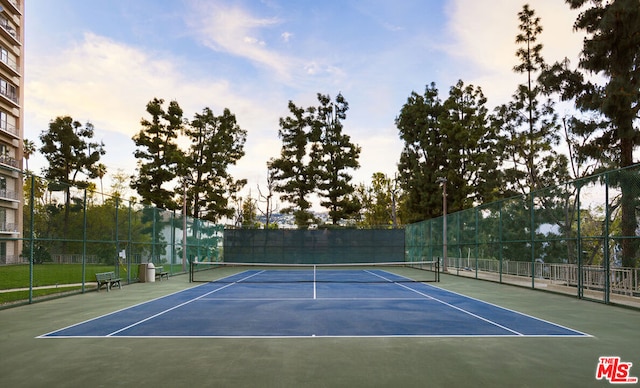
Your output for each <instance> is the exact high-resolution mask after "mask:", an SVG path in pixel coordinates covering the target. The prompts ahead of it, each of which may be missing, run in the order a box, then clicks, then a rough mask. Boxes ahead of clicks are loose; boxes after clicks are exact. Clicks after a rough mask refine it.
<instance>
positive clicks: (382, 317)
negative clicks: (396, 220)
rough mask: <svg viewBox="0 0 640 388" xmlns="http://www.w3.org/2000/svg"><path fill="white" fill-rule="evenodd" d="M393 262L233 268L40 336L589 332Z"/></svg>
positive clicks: (433, 334)
mask: <svg viewBox="0 0 640 388" xmlns="http://www.w3.org/2000/svg"><path fill="white" fill-rule="evenodd" d="M390 267H391V268H389V269H386V270H385V269H381V268H384V266H380V265H378V266H373V267H371V268H369V267H368V266H367V267H364V266H363V268H357V267H355V268H351V269H326V268H323V267H321V268H320V269H318V268H316V266H304V267H302V266H292V267H289V268H287V269H284V268H283V267H281V266H279V267H278V269H274V268H270V267H266V268H264V269H248V270H240V269H238V268H237V267H234V268H236V269H238V270H239V272H238V273H235V274H233V275H229V276H223V277H222V278H220V279H218V280H215V281H211V282H208V283H205V284H203V285H199V286H196V287H192V288H189V289H186V290H183V291H180V292H177V293H174V294H171V295H168V296H165V297H162V298H158V299H155V300H152V301H149V302H145V303H142V304H139V305H136V306H132V307H129V308H126V309H123V310H120V311H116V312H113V313H110V314H107V315H104V316H101V317H98V318H96V319H91V320H88V321H85V322H79V323H78V324H74V325H72V326H70V327H67V328H63V329H60V330H56V331H54V332H51V333H48V334H45V335H43V336H42V338H48V337H156V338H158V337H170V338H189V337H199V338H204V337H214V338H215V337H256V338H260V337H267V338H268V337H284V338H286V337H411V336H425V337H430V336H432V337H442V336H460V337H476V336H586V335H587V334H584V333H581V332H579V331H576V330H572V329H570V328H567V327H563V326H562V325H559V324H555V323H552V322H548V321H545V320H542V319H539V318H536V317H532V316H529V315H526V314H523V313H520V312H517V311H514V310H511V309H505V308H503V307H500V306H497V305H494V304H491V303H487V302H484V301H481V300H478V299H475V298H470V297H468V296H464V295H461V294H458V293H455V292H451V291H447V290H444V289H442V288H439V287H437V286H435V285H433V284H427V283H423V281H425V279H427V278H429V277H432V276H434V275H433V274H431V275H426V274H425V270H423V269H415V268H407V267H398V265H397V264H395V265H392V266H390ZM398 269H401V270H402V271H397V270H398ZM392 270H394V271H395V272H393V271H392ZM220 271H223V269H220ZM214 272H215V273H218V272H217V271H214ZM397 272H404V273H405V274H407V273H411V274H413V276H414V277H409V276H406V275H401V274H400V273H397Z"/></svg>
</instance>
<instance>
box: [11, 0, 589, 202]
mask: <svg viewBox="0 0 640 388" xmlns="http://www.w3.org/2000/svg"><path fill="white" fill-rule="evenodd" d="M525 3H528V4H529V5H530V7H531V8H532V9H534V10H535V12H536V14H537V15H538V16H539V17H540V18H541V24H542V27H543V32H542V34H541V35H540V37H539V42H540V43H542V44H543V45H544V48H543V51H542V55H543V57H544V58H545V59H546V60H547V62H554V61H557V60H561V59H563V58H565V57H568V58H569V59H571V60H572V62H573V63H576V62H577V57H578V55H579V52H580V49H581V47H582V36H580V35H578V34H577V33H575V32H574V31H573V23H574V21H575V19H576V16H577V12H576V11H572V10H570V9H569V6H568V5H566V4H565V3H564V1H561V0H529V1H528V2H525V1H522V2H520V1H515V0H395V1H390V0H387V1H385V0H360V1H356V0H353V1H352V0H323V1H307V0H300V1H292V0H235V1H232V0H135V1H131V0H91V1H87V0H56V1H51V0H27V1H26V3H25V7H26V9H25V45H24V50H25V69H24V72H23V74H24V78H25V88H24V99H25V103H24V114H25V138H26V139H29V140H32V141H34V142H35V143H36V145H37V146H38V147H39V146H40V142H39V136H40V134H41V133H42V132H43V131H46V130H47V129H48V125H49V122H50V121H52V120H53V119H55V118H56V117H58V116H66V115H68V116H71V117H72V118H73V119H74V120H78V121H80V122H82V123H86V122H91V123H92V124H93V125H94V127H95V136H94V140H96V141H102V142H103V143H104V145H105V150H106V154H105V155H104V156H103V158H102V161H101V162H102V163H103V164H105V165H106V166H107V177H106V178H105V184H104V187H105V191H108V187H109V183H108V182H109V177H110V175H111V174H114V173H116V172H124V173H126V174H127V175H133V174H135V173H136V159H135V158H134V156H133V153H134V150H135V145H134V143H133V140H132V137H133V136H134V135H135V134H136V133H138V132H139V131H140V129H141V126H140V120H141V119H142V118H147V117H148V116H147V114H146V112H145V107H146V104H147V103H148V102H149V101H150V100H152V99H153V98H156V97H157V98H162V99H164V100H165V101H166V102H168V101H171V100H175V101H177V102H178V103H179V104H180V106H181V107H182V109H183V111H184V116H185V118H188V119H191V118H193V116H194V115H195V114H196V113H200V112H202V110H203V109H204V108H205V107H208V108H210V109H212V111H213V112H214V114H216V115H220V114H222V112H223V110H224V109H225V108H228V109H229V110H230V111H231V112H232V113H233V114H235V115H236V119H237V122H238V124H239V125H240V127H241V128H243V129H245V130H246V131H247V142H246V144H245V152H246V155H245V156H244V157H243V158H242V159H241V160H240V161H239V162H238V163H237V165H235V166H232V168H231V169H230V171H231V173H232V175H233V176H234V178H236V179H241V178H244V179H247V180H248V184H247V186H246V188H245V193H248V191H249V190H251V193H252V195H253V197H254V198H255V197H256V196H257V187H258V186H260V187H262V188H263V189H264V187H265V186H266V172H267V167H266V164H267V161H268V160H269V159H271V158H275V157H278V156H279V152H280V149H281V146H282V142H281V141H280V139H279V138H278V129H279V124H278V122H279V118H281V117H286V116H287V115H288V113H289V112H288V109H287V104H288V102H289V101H293V102H294V103H295V104H296V105H297V106H302V107H309V106H315V105H317V98H316V95H317V93H322V94H328V95H330V96H331V97H332V98H335V96H336V95H337V94H338V93H342V95H343V96H344V97H345V99H346V100H347V102H348V103H349V111H348V112H347V118H346V120H344V121H343V125H344V131H345V133H346V134H348V135H349V136H350V137H351V140H352V142H353V143H355V144H358V145H359V146H360V147H361V149H362V151H361V155H360V165H361V167H360V168H359V169H358V170H356V171H353V172H352V175H353V183H354V184H359V183H365V184H369V182H370V179H371V175H372V174H373V173H374V172H383V173H385V174H387V175H388V176H393V175H394V173H395V171H396V169H397V168H396V165H397V162H398V160H399V157H400V153H401V150H402V147H403V144H402V141H401V140H400V139H399V136H398V130H397V128H396V126H395V119H396V117H397V116H398V115H399V113H400V110H401V109H402V106H403V104H405V103H406V101H407V98H408V97H409V96H410V95H411V93H412V92H413V91H415V92H418V93H423V92H424V89H425V86H426V85H428V84H430V83H431V82H434V83H435V84H436V86H437V88H438V89H439V90H440V93H441V97H442V98H446V96H447V94H448V90H449V88H450V87H451V86H453V85H455V84H456V82H457V81H458V80H462V81H464V83H465V84H473V85H475V86H479V87H481V88H482V90H483V92H484V94H485V96H486V97H487V98H488V102H487V106H488V107H489V108H490V109H493V108H494V107H496V106H498V105H500V104H502V103H504V102H506V101H508V100H509V98H510V96H511V95H512V94H513V93H514V91H515V90H516V88H517V85H518V84H519V83H523V82H525V78H524V77H525V76H523V75H518V74H515V73H514V72H513V71H512V69H513V66H515V65H516V64H517V59H516V57H515V51H516V50H517V45H516V44H515V37H516V35H517V34H518V24H519V22H518V18H517V14H518V12H519V11H521V10H522V6H523V5H524V4H525ZM560 113H561V114H562V112H560ZM46 165H47V164H46V160H45V159H44V157H42V156H41V155H34V156H32V157H31V158H30V160H29V169H30V170H32V171H34V172H35V173H36V174H41V169H42V168H43V167H45V166H46Z"/></svg>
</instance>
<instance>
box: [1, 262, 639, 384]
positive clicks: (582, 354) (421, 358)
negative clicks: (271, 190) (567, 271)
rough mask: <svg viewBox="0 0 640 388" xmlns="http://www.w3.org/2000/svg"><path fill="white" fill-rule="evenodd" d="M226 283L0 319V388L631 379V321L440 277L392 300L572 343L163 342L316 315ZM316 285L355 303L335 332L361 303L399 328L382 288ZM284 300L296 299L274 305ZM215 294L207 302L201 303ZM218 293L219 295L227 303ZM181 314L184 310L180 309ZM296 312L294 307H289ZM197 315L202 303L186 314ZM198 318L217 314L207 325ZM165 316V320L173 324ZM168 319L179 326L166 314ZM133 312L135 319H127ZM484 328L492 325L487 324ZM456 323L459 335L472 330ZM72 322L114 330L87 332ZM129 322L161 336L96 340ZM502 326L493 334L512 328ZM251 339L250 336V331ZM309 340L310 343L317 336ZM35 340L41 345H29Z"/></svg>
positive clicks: (70, 300)
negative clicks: (613, 362)
mask: <svg viewBox="0 0 640 388" xmlns="http://www.w3.org/2000/svg"><path fill="white" fill-rule="evenodd" d="M394 272H395V271H394ZM425 276H427V275H426V274H425ZM223 278H225V280H223ZM233 280H234V278H230V277H228V274H225V273H223V272H221V276H220V282H218V283H210V282H206V283H192V282H190V281H189V277H188V276H187V275H180V276H173V277H171V279H170V280H169V281H163V282H155V283H136V284H131V285H126V286H124V287H123V288H122V290H118V289H116V290H112V291H111V292H108V293H107V292H100V293H97V292H88V293H86V294H79V295H74V296H70V297H66V298H60V299H55V300H50V301H47V302H42V303H36V304H33V305H25V306H21V307H14V308H10V309H5V310H0V352H1V353H2V355H3V361H2V363H0V384H1V385H2V386H5V387H69V386H88V385H96V386H138V387H158V386H216V387H254V386H260V387H364V386H366V387H425V386H428V387H452V386H455V387H479V386H491V387H506V386H508V387H541V386H545V387H554V386H557V387H607V386H610V385H611V384H610V383H609V382H608V381H606V380H596V368H597V365H598V360H599V357H604V356H617V357H620V359H621V361H624V362H631V363H633V367H632V368H631V369H630V374H631V375H632V376H638V375H640V370H639V369H638V365H640V358H639V357H638V349H639V348H640V335H638V324H637V323H638V322H640V312H639V311H638V310H633V309H626V308H620V307H615V306H608V305H604V304H598V303H593V302H588V301H584V300H578V299H576V298H572V297H567V296H564V295H557V294H552V293H548V292H540V291H536V290H531V289H526V288H519V287H514V286H507V285H501V284H497V283H492V282H486V281H477V280H470V279H466V278H461V277H456V276H450V275H446V274H444V275H442V281H441V282H429V283H427V284H424V285H423V286H424V288H422V287H423V286H420V285H418V284H415V286H417V287H419V288H418V292H421V293H425V294H427V295H429V297H424V298H425V299H427V301H424V302H421V301H420V300H421V299H423V297H422V296H421V295H419V294H416V295H417V296H410V297H409V296H407V295H408V294H406V293H404V291H402V292H400V291H397V292H398V293H399V294H396V296H400V298H401V299H403V301H402V302H401V303H404V302H409V303H414V302H420V303H424V304H425V305H429V306H430V307H432V306H434V305H438V304H442V303H439V302H437V301H435V299H439V300H442V301H443V302H446V303H449V304H451V305H455V306H456V307H458V308H462V309H466V310H470V309H471V308H472V307H474V308H478V309H480V310H482V311H484V309H486V308H491V306H501V307H502V308H504V311H507V312H508V311H513V312H517V313H516V315H514V316H512V318H513V320H515V321H519V322H520V323H523V322H524V323H525V324H526V326H527V327H528V328H532V327H533V326H531V325H529V324H528V323H527V321H526V317H530V318H532V317H535V320H536V321H538V320H539V322H542V323H545V322H546V323H550V324H551V326H552V327H554V330H558V329H563V328H569V330H572V331H574V332H575V333H574V332H571V334H570V335H565V334H559V335H556V334H552V335H549V334H548V333H547V334H543V335H534V334H532V333H524V332H522V333H523V334H524V335H510V334H507V335H482V334H479V333H477V332H465V334H464V335H461V336H458V335H441V334H438V335H422V334H418V335H414V334H412V335H407V336H404V335H400V336H396V335H389V336H387V335H375V336H364V335H361V334H360V335H359V334H353V335H352V334H349V335H347V336H333V335H317V336H316V337H313V333H311V332H304V333H303V334H302V336H294V335H289V334H287V335H283V336H263V335H262V334H261V333H259V332H252V333H251V335H250V336H244V334H246V333H242V334H243V335H242V336H240V335H238V336H235V335H231V336H219V334H220V333H212V332H211V331H210V330H211V329H209V328H206V329H203V328H197V327H191V328H189V330H188V331H185V332H182V333H177V334H179V335H178V336H175V337H172V336H166V335H167V334H168V333H167V332H166V330H167V327H181V326H184V325H185V322H191V323H190V324H191V325H192V326H196V323H194V322H200V324H203V325H205V326H207V327H209V326H215V325H213V324H211V323H210V322H209V319H211V318H214V319H218V320H219V322H223V321H225V322H226V323H225V325H227V326H233V325H234V324H237V322H238V321H237V319H236V318H234V317H233V316H223V317H218V316H217V315H219V314H221V315H225V314H226V312H224V311H222V310H216V306H217V305H220V304H225V303H228V304H233V303H237V304H238V305H241V306H242V307H241V308H235V307H234V308H233V309H232V310H233V311H235V312H236V313H238V314H240V313H239V312H238V311H240V310H241V311H242V312H243V313H242V314H245V318H243V321H248V320H249V319H248V318H247V316H246V314H247V311H246V310H247V306H251V303H253V306H254V308H255V309H256V310H259V309H265V310H272V309H273V308H274V306H273V305H271V304H270V303H272V302H273V303H276V304H278V303H282V304H284V305H287V308H290V309H292V311H295V314H296V315H297V316H300V315H303V316H304V315H305V314H307V312H305V311H306V310H313V309H314V303H320V302H321V301H320V302H314V299H313V296H312V295H309V293H311V292H312V284H309V282H306V281H297V280H296V281H293V282H292V281H288V282H287V283H284V282H282V281H280V280H273V279H272V280H270V281H266V280H264V279H263V280H262V281H261V282H258V280H259V279H254V282H246V283H245V284H244V285H242V284H241V283H243V282H235V283H234V281H233ZM236 280H237V279H236ZM402 285H405V286H408V287H413V286H414V282H398V284H397V285H395V287H399V288H403V287H402ZM225 286H226V287H225ZM316 286H317V288H318V290H317V291H318V297H319V298H324V299H322V300H324V302H326V303H328V302H331V298H330V296H331V295H330V294H329V293H327V291H326V290H325V291H322V292H321V291H320V289H324V288H328V289H332V291H331V292H333V293H335V294H339V295H338V298H341V299H347V297H346V295H347V294H346V292H349V295H350V296H351V297H353V298H355V299H357V300H355V301H352V302H350V301H348V300H340V301H335V302H340V303H344V304H343V305H342V309H343V310H349V311H343V312H342V313H341V314H340V316H341V317H343V318H345V317H346V319H345V322H349V321H352V320H355V318H353V317H354V316H355V315H357V314H359V313H361V311H358V309H361V310H362V309H363V308H362V306H363V305H368V304H369V303H376V304H378V303H381V305H382V306H383V307H385V311H387V313H388V314H387V318H388V319H389V320H392V321H393V322H394V324H393V325H394V327H397V326H396V325H398V324H399V323H398V322H401V321H403V320H401V319H399V318H397V317H396V316H395V315H400V313H399V312H398V310H387V309H386V307H388V305H387V304H386V303H382V301H378V300H376V295H377V296H378V297H379V296H380V295H379V294H377V293H372V292H371V289H380V287H383V288H384V286H383V285H382V284H378V283H366V282H363V281H361V282H353V281H352V282H350V283H345V282H341V281H337V280H335V279H334V281H331V282H328V281H325V282H318V283H317V284H316ZM222 287H225V288H222ZM345 287H346V288H347V289H348V290H345ZM283 288H292V289H295V290H296V291H293V293H291V292H289V291H287V292H283V291H282V289H283ZM432 288H433V290H432ZM216 289H219V291H217V292H212V291H215V290H216ZM251 289H254V291H249V290H251ZM258 290H262V291H258ZM266 290H269V291H268V292H267V291H266ZM302 290H306V291H304V292H306V294H302V292H303V291H302ZM363 290H364V291H363ZM427 291H428V292H427ZM408 292H409V293H410V294H411V293H415V292H414V291H408ZM207 293H210V294H209V295H206V294H207ZM223 293H227V295H226V297H225V296H224V295H223ZM385 293H386V291H385ZM216 294H217V295H216ZM333 297H334V298H335V295H334V296H333ZM198 298H199V299H198ZM296 298H300V299H301V300H297V299H296ZM429 298H433V299H434V300H431V299H429ZM205 299H206V300H205ZM209 299H210V300H209ZM251 299H254V301H253V302H252V301H251ZM271 299H275V300H273V301H272V300H271ZM287 299H294V300H291V301H287ZM369 299H371V300H369ZM378 299H379V298H378ZM404 299H409V300H404ZM179 300H180V301H179ZM190 301H191V302H190ZM480 301H483V302H480ZM185 302H190V303H187V304H186V305H183V306H180V305H181V304H183V303H185ZM295 302H299V303H300V305H295V306H294V307H292V305H291V304H293V303H295ZM199 303H202V304H201V305H200V306H199V307H198V306H197V305H198V304H199ZM247 303H249V305H248V304H247ZM290 303H291V304H290ZM381 305H377V306H376V308H379V307H380V306H381ZM358 306H360V307H358ZM368 306H370V305H368ZM183 307H184V308H185V309H184V310H180V309H181V308H183ZM195 307H198V308H197V309H195ZM317 307H318V306H316V308H317ZM322 307H323V308H325V307H326V306H322ZM434 308H435V307H434ZM172 309H173V310H172ZM188 309H193V310H188ZM210 309H211V310H215V311H218V314H215V313H213V311H211V312H209V311H208V310H210ZM354 309H355V310H356V311H351V310H354ZM145 310H146V311H145ZM152 310H153V311H152ZM169 310H170V311H173V312H175V314H172V315H171V314H170V311H169ZM417 310H420V309H417ZM453 310H455V309H453ZM179 311H182V314H177V313H178V312H179ZM437 311H439V313H438V314H449V313H450V312H451V308H450V307H446V306H443V307H442V308H441V309H438V310H437ZM133 313H135V314H139V316H138V317H137V318H135V319H133V320H131V318H132V316H131V314H133ZM157 314H160V315H158V316H155V315H157ZM252 314H257V312H253V313H252ZM198 315H202V317H199V318H198ZM267 315H268V316H269V317H271V319H274V320H277V321H278V322H280V325H281V326H284V325H286V327H289V328H293V327H295V326H294V325H293V324H289V323H287V322H288V320H287V319H286V317H285V316H284V315H282V314H281V313H274V312H269V313H268V314H267ZM280 315H282V316H280ZM435 315H437V314H435ZM461 315H462V314H461ZM464 315H467V314H464ZM147 318H151V319H147ZM484 318H487V317H486V316H484ZM490 318H492V319H494V320H496V317H495V315H492V316H491V317H490ZM118 319H123V321H121V322H118ZM127 319H128V321H126V320H127ZM145 319H147V320H146V321H144V320H145ZM296 319H299V318H296ZM464 319H465V321H466V322H467V326H468V325H469V322H475V321H471V320H470V319H471V318H464ZM521 319H525V320H524V321H521ZM358 320H359V321H362V319H358ZM420 320H421V321H422V320H423V319H422V318H420ZM125 321H126V322H125ZM142 321H144V322H142ZM83 322H85V323H86V324H87V325H89V324H90V323H91V324H92V325H93V324H97V323H100V324H104V325H113V326H112V327H106V326H105V327H104V328H103V329H98V328H97V327H92V328H90V327H89V326H84V325H85V324H84V323H83ZM137 322H142V323H145V324H154V325H158V326H162V327H163V329H160V327H158V328H154V329H153V330H154V333H153V335H151V333H152V332H151V326H146V327H145V326H144V325H142V324H141V325H137V326H140V327H139V328H138V329H136V330H142V329H143V328H144V331H145V333H143V334H141V333H140V332H137V333H135V334H134V332H132V331H130V332H126V331H122V332H119V333H117V334H115V335H111V336H108V337H107V335H109V334H111V333H114V332H116V331H118V330H121V329H123V328H125V327H127V326H129V325H131V324H132V323H137ZM230 322H235V323H234V324H231V323H230ZM361 323H362V322H361ZM512 323H513V322H511V323H510V324H509V325H505V326H508V327H510V328H511V329H514V326H513V325H512ZM79 324H80V325H79ZM368 325H369V326H371V323H369V324H368ZM83 326H84V329H87V331H86V332H85V333H83V334H82V335H86V334H88V336H86V337H83V336H81V335H80V333H79V332H75V333H72V332H71V331H68V332H63V331H59V330H60V329H63V330H67V329H72V328H73V330H77V329H82V327H83ZM472 326H473V325H472ZM252 327H253V328H254V329H255V328H258V329H259V328H261V327H262V325H260V324H255V325H252ZM162 330H165V332H163V331H162ZM515 330H516V331H518V329H515ZM396 331H397V330H394V332H396ZM268 332H269V333H273V330H271V329H270V330H269V331H268ZM315 332H316V333H319V332H320V331H318V330H317V328H316V330H315ZM54 333H57V336H55V335H53V334H54ZM163 333H164V334H163ZM310 333H311V334H310ZM576 333H577V334H576ZM43 334H51V336H48V337H46V338H41V336H42V335H43ZM171 334H176V333H175V332H173V333H171ZM185 334H186V335H185ZM203 334H205V335H204V336H202V337H199V336H193V335H203ZM212 334H215V335H212ZM280 334H282V333H280ZM537 334H540V333H537ZM65 335H69V336H65Z"/></svg>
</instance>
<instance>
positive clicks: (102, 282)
mask: <svg viewBox="0 0 640 388" xmlns="http://www.w3.org/2000/svg"><path fill="white" fill-rule="evenodd" d="M96 282H98V292H100V288H101V287H102V286H106V287H107V292H109V290H111V287H113V286H115V285H116V284H117V285H118V288H120V289H122V286H121V285H120V278H119V277H116V273H115V272H100V273H97V274H96Z"/></svg>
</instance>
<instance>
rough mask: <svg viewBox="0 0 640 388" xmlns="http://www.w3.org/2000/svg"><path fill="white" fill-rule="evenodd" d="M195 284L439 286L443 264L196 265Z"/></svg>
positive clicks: (192, 268) (192, 269)
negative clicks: (310, 283) (404, 284)
mask: <svg viewBox="0 0 640 388" xmlns="http://www.w3.org/2000/svg"><path fill="white" fill-rule="evenodd" d="M189 279H190V281H192V282H214V281H215V282H221V283H239V282H242V283H300V282H314V283H389V282H394V283H403V282H439V281H440V265H439V261H437V260H436V261H421V262H388V263H340V264H275V263H229V262H192V263H191V266H190V271H189Z"/></svg>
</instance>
